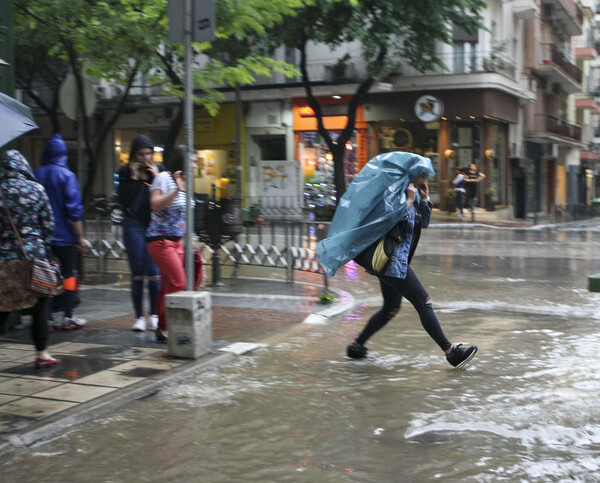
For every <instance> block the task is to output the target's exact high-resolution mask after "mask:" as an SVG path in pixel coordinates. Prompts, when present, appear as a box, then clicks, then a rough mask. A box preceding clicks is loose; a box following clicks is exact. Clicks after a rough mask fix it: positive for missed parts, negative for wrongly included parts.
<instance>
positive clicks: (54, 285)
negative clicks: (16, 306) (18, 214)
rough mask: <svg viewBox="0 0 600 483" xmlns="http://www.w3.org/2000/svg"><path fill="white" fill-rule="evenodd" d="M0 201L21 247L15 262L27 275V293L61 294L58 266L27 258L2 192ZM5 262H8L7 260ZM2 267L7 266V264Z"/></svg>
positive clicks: (61, 279)
mask: <svg viewBox="0 0 600 483" xmlns="http://www.w3.org/2000/svg"><path fill="white" fill-rule="evenodd" d="M2 199H3V201H4V208H5V210H6V215H7V216H8V221H10V226H11V227H12V229H13V231H14V232H15V235H16V236H17V240H19V245H21V251H22V252H23V258H18V259H16V261H18V262H20V264H19V265H20V267H21V270H23V271H24V272H25V273H26V274H27V281H28V282H29V283H28V285H29V286H28V291H31V292H32V293H33V294H34V295H35V296H37V297H50V296H53V295H58V294H60V293H62V291H63V290H64V287H63V278H62V274H61V272H60V267H59V265H58V264H57V263H56V262H54V261H48V260H41V259H39V258H33V259H32V258H29V257H28V256H27V252H26V251H25V247H24V246H23V240H21V235H20V234H19V230H17V227H16V226H15V222H14V221H13V219H12V216H11V215H10V211H9V210H8V204H7V203H6V198H5V197H4V192H3V191H2ZM5 261H6V262H8V261H9V260H5ZM4 265H7V266H8V265H9V264H4ZM14 273H17V272H13V275H12V276H14ZM21 273H23V272H21Z"/></svg>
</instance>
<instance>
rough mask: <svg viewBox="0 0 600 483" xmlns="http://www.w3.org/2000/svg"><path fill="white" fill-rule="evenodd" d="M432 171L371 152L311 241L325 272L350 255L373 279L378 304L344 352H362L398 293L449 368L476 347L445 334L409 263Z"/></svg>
mask: <svg viewBox="0 0 600 483" xmlns="http://www.w3.org/2000/svg"><path fill="white" fill-rule="evenodd" d="M434 175H435V172H434V171H433V168H432V166H431V161H430V160H429V159H428V158H423V157H421V156H418V155H416V154H412V153H402V152H393V153H385V154H382V155H379V156H376V157H375V158H373V159H372V160H371V161H369V162H368V163H367V165H366V166H365V167H364V168H363V169H362V170H361V172H360V173H359V174H358V175H357V176H356V178H355V180H354V181H353V182H352V184H351V185H350V186H349V187H348V190H347V191H346V193H344V195H343V196H342V198H341V200H340V203H339V206H338V208H337V210H336V213H335V215H334V218H333V220H332V223H331V228H330V230H329V234H328V236H327V238H326V239H325V240H323V241H321V242H319V243H318V244H317V256H318V257H319V262H320V263H321V266H322V267H323V269H324V270H325V273H326V274H327V276H329V277H332V276H333V275H334V274H335V272H336V270H337V269H338V268H339V267H341V266H342V265H344V264H345V263H346V262H348V261H350V260H352V259H354V260H355V261H356V262H357V263H358V264H359V265H361V266H363V267H364V268H365V269H366V270H367V272H368V273H371V274H373V275H375V276H377V277H378V278H379V284H380V286H381V294H382V296H383V306H382V308H381V309H380V310H379V311H378V312H377V313H375V314H374V315H373V316H372V317H371V318H370V319H369V321H368V322H367V325H366V326H365V328H364V329H363V331H362V332H361V333H360V334H359V336H358V337H357V338H356V340H354V341H353V342H352V343H351V344H350V345H349V346H348V348H347V355H348V357H351V358H354V359H362V358H364V357H366V356H367V349H366V347H365V343H366V341H367V340H368V339H369V338H370V337H371V336H372V335H373V334H375V332H377V331H378V330H380V329H382V328H383V327H384V326H385V325H386V324H387V323H388V322H389V321H390V320H391V319H392V318H393V317H394V316H395V315H396V314H397V313H398V311H399V310H400V305H401V301H402V298H403V297H404V298H406V299H408V301H409V302H410V303H411V304H412V305H413V306H414V307H415V309H416V311H417V313H418V314H419V318H420V320H421V324H422V325H423V328H424V329H425V330H426V331H427V333H428V334H429V335H430V336H431V338H432V339H433V340H434V341H435V342H436V343H437V344H438V346H439V347H440V348H441V349H442V350H443V351H444V354H445V356H446V360H447V361H448V362H449V363H450V364H452V365H453V366H454V367H457V368H462V367H464V366H465V365H466V364H467V363H468V362H469V361H470V360H471V359H472V358H473V357H474V356H475V353H476V352H477V346H471V347H463V345H462V344H457V345H454V344H452V343H451V342H450V341H449V340H448V339H447V338H446V336H445V334H444V331H443V330H442V327H441V325H440V323H439V321H438V319H437V317H436V315H435V313H434V311H433V307H432V304H431V298H430V297H429V294H428V293H427V291H426V290H425V288H424V287H423V286H422V285H421V282H420V281H419V279H418V277H417V275H416V274H415V273H414V271H413V269H412V268H411V266H410V262H411V260H412V257H413V255H414V253H415V250H416V248H417V244H418V243H419V238H420V236H421V229H422V228H427V227H428V225H429V221H430V219H431V209H432V206H433V205H432V203H431V201H430V199H429V186H428V184H427V180H428V179H429V178H430V177H431V176H434Z"/></svg>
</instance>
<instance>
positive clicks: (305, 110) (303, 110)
mask: <svg viewBox="0 0 600 483" xmlns="http://www.w3.org/2000/svg"><path fill="white" fill-rule="evenodd" d="M298 113H299V114H300V117H314V115H315V110H314V109H313V108H312V107H310V106H299V107H298Z"/></svg>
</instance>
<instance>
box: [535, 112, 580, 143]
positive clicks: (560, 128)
mask: <svg viewBox="0 0 600 483" xmlns="http://www.w3.org/2000/svg"><path fill="white" fill-rule="evenodd" d="M535 130H536V131H537V132H546V133H550V134H556V135H558V136H563V137H565V138H569V139H574V140H576V141H581V126H579V125H578V124H571V123H569V122H566V121H564V120H562V119H561V118H560V117H558V116H553V115H552V114H536V116H535Z"/></svg>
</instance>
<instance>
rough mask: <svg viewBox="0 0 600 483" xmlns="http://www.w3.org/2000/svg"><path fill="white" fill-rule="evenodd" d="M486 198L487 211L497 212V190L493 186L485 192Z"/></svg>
mask: <svg viewBox="0 0 600 483" xmlns="http://www.w3.org/2000/svg"><path fill="white" fill-rule="evenodd" d="M483 194H484V197H485V209H486V210H487V211H495V210H496V201H495V198H496V190H495V189H494V188H492V187H491V186H490V187H489V188H487V189H486V190H485V192H484V193H483Z"/></svg>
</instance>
